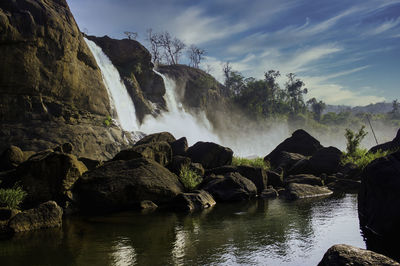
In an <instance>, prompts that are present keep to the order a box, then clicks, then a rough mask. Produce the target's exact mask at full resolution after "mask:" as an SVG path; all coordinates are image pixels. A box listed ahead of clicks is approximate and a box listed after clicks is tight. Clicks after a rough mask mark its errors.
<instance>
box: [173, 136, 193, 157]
mask: <svg viewBox="0 0 400 266" xmlns="http://www.w3.org/2000/svg"><path fill="white" fill-rule="evenodd" d="M170 145H171V148H172V154H173V155H174V156H176V155H180V156H186V152H187V150H188V148H189V146H188V142H187V139H186V138H185V137H182V138H180V139H178V140H176V141H174V142H171V143H170Z"/></svg>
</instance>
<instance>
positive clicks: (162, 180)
mask: <svg viewBox="0 0 400 266" xmlns="http://www.w3.org/2000/svg"><path fill="white" fill-rule="evenodd" d="M182 192H183V187H182V185H181V183H180V182H179V180H178V177H177V176H176V175H175V174H173V173H171V172H170V171H168V169H166V168H164V167H163V166H162V165H160V164H159V163H157V162H155V161H152V160H148V159H146V158H139V159H134V160H129V161H110V162H107V163H105V164H104V165H102V166H100V167H98V168H96V169H95V170H92V171H89V172H87V173H85V174H84V175H83V176H82V178H81V179H80V180H79V181H78V182H77V183H76V185H75V187H74V196H75V198H76V200H77V203H78V205H80V206H81V207H82V208H83V209H84V210H87V211H94V212H96V211H115V210H121V209H127V208H132V207H134V206H135V205H137V204H138V203H139V202H141V201H143V200H151V201H153V202H154V203H155V204H157V205H160V204H161V205H162V204H165V203H168V202H170V201H172V200H173V199H174V198H175V197H176V196H177V195H178V194H180V193H182Z"/></svg>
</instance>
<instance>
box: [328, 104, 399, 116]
mask: <svg viewBox="0 0 400 266" xmlns="http://www.w3.org/2000/svg"><path fill="white" fill-rule="evenodd" d="M344 111H349V112H352V113H354V114H356V113H372V114H383V113H388V112H390V111H392V103H387V102H381V103H374V104H369V105H366V106H355V107H351V106H347V105H327V106H326V109H325V110H324V114H326V113H329V112H333V113H340V112H344Z"/></svg>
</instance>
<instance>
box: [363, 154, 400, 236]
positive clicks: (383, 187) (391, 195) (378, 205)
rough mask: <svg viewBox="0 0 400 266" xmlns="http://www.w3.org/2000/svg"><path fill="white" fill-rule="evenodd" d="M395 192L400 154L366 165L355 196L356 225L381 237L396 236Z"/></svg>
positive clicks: (398, 203) (399, 205) (399, 204)
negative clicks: (358, 224) (357, 216)
mask: <svg viewBox="0 0 400 266" xmlns="http://www.w3.org/2000/svg"><path fill="white" fill-rule="evenodd" d="M399 191H400V151H398V152H396V153H393V154H391V155H388V156H386V157H382V158H378V159H376V160H374V161H372V162H371V163H370V164H369V165H367V166H366V167H365V169H364V171H363V173H362V178H361V187H360V191H359V193H358V214H359V218H360V224H361V225H363V226H365V227H366V228H368V229H369V230H371V231H372V232H374V233H375V234H378V235H380V236H381V237H382V238H388V239H391V238H394V237H396V236H397V237H398V236H400V228H399V226H398V225H399V224H400V212H399V210H400V196H399Z"/></svg>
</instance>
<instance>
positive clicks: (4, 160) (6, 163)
mask: <svg viewBox="0 0 400 266" xmlns="http://www.w3.org/2000/svg"><path fill="white" fill-rule="evenodd" d="M25 160H26V158H25V155H24V152H23V151H22V150H21V149H20V148H18V147H17V146H13V145H11V146H10V147H8V148H7V149H5V150H4V151H3V153H2V154H1V155H0V171H7V170H11V169H15V168H17V166H18V165H19V164H21V163H23V162H24V161H25Z"/></svg>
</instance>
